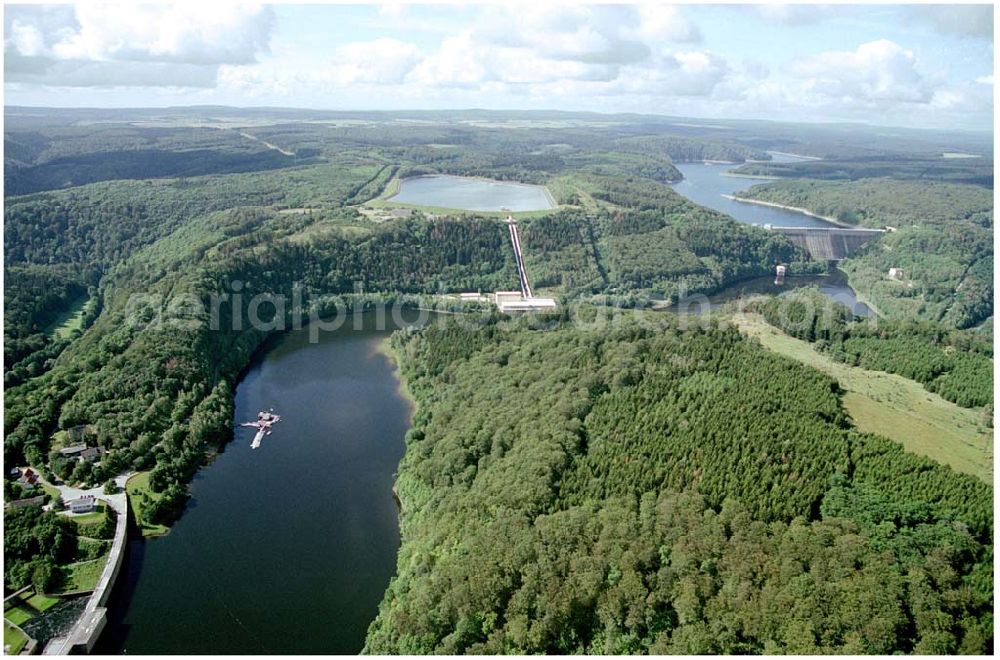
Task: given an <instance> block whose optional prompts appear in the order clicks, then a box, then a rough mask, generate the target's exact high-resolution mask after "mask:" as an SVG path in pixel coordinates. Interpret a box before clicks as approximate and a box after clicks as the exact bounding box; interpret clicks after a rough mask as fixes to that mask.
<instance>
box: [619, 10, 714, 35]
mask: <svg viewBox="0 0 1000 660" xmlns="http://www.w3.org/2000/svg"><path fill="white" fill-rule="evenodd" d="M638 21H639V27H638V28H637V29H636V31H635V34H636V35H637V36H639V37H640V38H642V39H652V40H656V41H660V40H667V41H673V42H696V41H701V32H700V31H699V30H698V26H697V25H695V24H694V23H692V22H691V21H689V20H688V19H687V18H685V17H684V15H683V14H682V13H681V12H680V10H679V9H677V7H675V6H673V5H652V4H649V5H639V16H638Z"/></svg>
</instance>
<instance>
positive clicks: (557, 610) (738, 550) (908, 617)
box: [366, 308, 993, 653]
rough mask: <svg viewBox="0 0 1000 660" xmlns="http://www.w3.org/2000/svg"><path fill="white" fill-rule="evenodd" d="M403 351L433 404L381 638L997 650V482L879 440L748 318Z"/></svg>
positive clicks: (540, 331) (388, 649) (508, 327)
mask: <svg viewBox="0 0 1000 660" xmlns="http://www.w3.org/2000/svg"><path fill="white" fill-rule="evenodd" d="M575 314H577V315H578V316H579V317H581V318H582V319H583V320H587V319H588V318H590V319H591V320H592V318H593V316H592V315H594V314H597V312H596V311H594V310H587V309H586V308H584V309H578V310H575ZM393 349H394V352H395V354H396V355H397V356H398V357H399V359H400V362H401V365H402V371H403V374H404V376H405V378H406V380H407V385H408V388H409V390H410V392H411V393H412V394H413V395H414V397H415V398H416V399H417V402H418V407H417V411H416V415H415V419H414V425H413V428H412V429H411V430H410V431H409V433H408V434H407V452H406V456H405V458H404V459H403V462H402V464H401V466H400V473H399V478H398V482H397V487H398V491H399V496H400V499H401V502H402V517H401V524H402V533H403V545H402V548H401V550H400V556H399V560H398V574H397V576H396V578H394V579H393V581H392V583H391V585H390V587H389V589H388V591H387V594H386V598H385V601H384V602H383V605H382V608H381V610H380V613H379V616H378V618H377V619H376V621H375V623H374V624H373V625H372V627H371V629H370V631H369V635H368V642H367V645H366V651H368V652H372V653H429V652H444V653H502V652H508V653H509V652H522V653H541V652H550V653H579V652H595V653H638V652H645V651H648V652H659V653H763V652H770V653H782V652H784V653H824V652H825V653H838V652H854V653H891V652H894V651H903V652H917V653H934V652H936V653H954V652H989V650H990V649H991V648H992V635H993V633H992V614H991V612H992V602H993V601H992V598H993V593H992V582H991V578H990V575H991V572H992V545H991V543H992V489H991V488H990V487H989V486H987V485H985V484H983V483H982V482H980V481H978V480H977V479H975V478H972V477H967V476H965V475H959V474H956V473H954V472H952V471H951V470H950V469H949V468H945V467H941V466H939V465H936V464H934V463H933V462H931V461H929V460H927V459H923V458H918V457H916V456H913V455H910V454H906V453H904V452H903V451H901V450H900V448H899V447H898V446H897V445H895V444H894V443H892V442H890V441H888V440H885V439H883V438H879V437H874V436H866V435H862V434H859V433H857V432H855V431H854V430H852V429H851V428H850V426H849V424H848V422H847V418H846V415H845V413H844V411H843V409H842V408H841V405H840V402H839V397H838V391H837V390H838V388H837V385H836V383H835V382H833V381H831V380H830V379H829V378H827V377H826V376H824V375H822V374H820V373H819V372H816V371H813V370H811V369H809V368H807V367H804V366H802V365H800V364H798V363H795V362H792V361H790V360H786V359H784V358H781V357H777V356H775V355H773V354H771V353H769V352H768V351H767V350H765V349H763V348H762V347H760V346H759V345H757V344H755V343H754V342H751V341H748V340H745V339H743V338H741V337H740V335H739V333H738V332H737V331H736V330H735V329H732V328H727V327H714V326H707V327H697V328H693V329H689V330H681V329H680V328H679V327H678V321H676V320H675V319H674V318H673V317H670V316H669V315H661V316H655V317H654V316H646V317H640V318H638V319H636V318H635V317H634V316H628V317H626V318H622V319H619V320H618V321H616V322H612V323H610V324H607V323H606V324H603V325H602V324H596V323H595V324H594V326H593V329H589V330H588V329H581V327H580V326H579V325H574V324H572V323H568V322H565V321H563V320H560V319H559V318H556V317H553V318H552V319H550V320H549V321H547V322H546V321H535V322H531V321H524V322H521V323H519V324H514V325H512V324H510V323H507V324H496V323H492V322H487V323H485V324H484V326H483V327H482V328H479V329H474V330H470V329H467V328H463V327H461V326H460V325H457V324H446V325H440V326H436V327H429V328H427V329H424V330H421V331H416V332H411V333H408V334H397V335H395V336H394V338H393ZM483 410H489V411H491V413H490V414H489V415H483V414H482V413H481V412H480V411H483ZM918 474H919V475H921V476H919V477H918V476H917V475H918Z"/></svg>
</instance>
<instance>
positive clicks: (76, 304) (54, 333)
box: [45, 296, 93, 339]
mask: <svg viewBox="0 0 1000 660" xmlns="http://www.w3.org/2000/svg"><path fill="white" fill-rule="evenodd" d="M92 304H93V303H92V302H91V300H90V299H89V298H88V297H87V296H81V297H80V298H77V299H76V300H74V301H73V304H72V305H70V307H69V309H67V310H66V311H65V312H63V313H62V314H60V315H59V316H57V317H56V320H55V321H53V322H52V324H51V325H50V326H49V327H48V328H46V330H45V332H46V333H47V334H48V335H49V336H50V337H52V338H53V339H66V338H67V337H69V336H70V335H71V334H73V331H74V330H80V329H82V328H83V317H84V316H85V315H86V314H87V310H88V309H89V308H90V305H92Z"/></svg>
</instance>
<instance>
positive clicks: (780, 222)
mask: <svg viewBox="0 0 1000 660" xmlns="http://www.w3.org/2000/svg"><path fill="white" fill-rule="evenodd" d="M771 155H772V161H771V162H774V163H790V162H797V161H802V160H809V159H806V158H798V157H795V156H792V155H790V154H774V153H772V154H771ZM674 166H675V167H676V168H677V169H678V170H680V172H681V174H683V175H684V179H682V180H681V181H678V182H677V183H675V184H673V188H674V190H676V191H677V192H679V193H680V194H682V195H684V196H685V197H687V198H688V199H690V200H691V201H692V202H694V203H696V204H700V205H701V206H707V207H708V208H710V209H715V210H716V211H721V212H722V213H725V214H726V215H731V216H732V217H734V218H736V219H737V220H739V221H740V222H744V223H746V224H748V225H767V224H769V225H774V226H776V227H823V228H833V227H836V226H837V225H835V224H833V223H831V222H827V221H825V220H821V219H820V218H813V217H811V216H808V215H805V214H803V213H796V212H794V211H786V210H785V209H779V208H775V207H771V206H761V205H759V204H748V203H746V202H737V201H734V200H731V199H727V198H726V197H723V195H734V194H736V193H737V192H740V191H743V190H746V189H747V188H749V187H751V186H754V185H757V184H759V183H770V182H771V179H758V178H749V177H743V176H731V175H729V174H728V172H729V170H732V169H734V168H736V167H739V164H737V163H729V164H725V163H674Z"/></svg>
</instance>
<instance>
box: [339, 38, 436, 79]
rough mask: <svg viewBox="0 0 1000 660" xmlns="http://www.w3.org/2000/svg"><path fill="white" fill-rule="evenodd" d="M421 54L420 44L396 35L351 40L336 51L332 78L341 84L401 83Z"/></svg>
mask: <svg viewBox="0 0 1000 660" xmlns="http://www.w3.org/2000/svg"><path fill="white" fill-rule="evenodd" d="M422 57H423V53H421V52H420V49H419V48H417V47H416V46H414V45H413V44H410V43H406V42H403V41H398V40H396V39H385V38H383V39H376V40H374V41H366V42H356V43H350V44H346V45H344V46H340V47H339V48H337V50H336V52H335V54H334V57H333V78H334V79H335V80H337V81H338V82H340V83H342V84H351V83H356V82H370V83H378V84H391V83H398V82H401V81H402V80H403V79H404V78H405V77H406V74H408V73H409V72H410V71H411V70H412V69H413V67H414V66H415V65H416V64H417V62H419V61H420V60H421V58H422Z"/></svg>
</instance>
